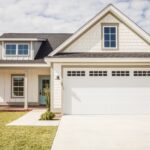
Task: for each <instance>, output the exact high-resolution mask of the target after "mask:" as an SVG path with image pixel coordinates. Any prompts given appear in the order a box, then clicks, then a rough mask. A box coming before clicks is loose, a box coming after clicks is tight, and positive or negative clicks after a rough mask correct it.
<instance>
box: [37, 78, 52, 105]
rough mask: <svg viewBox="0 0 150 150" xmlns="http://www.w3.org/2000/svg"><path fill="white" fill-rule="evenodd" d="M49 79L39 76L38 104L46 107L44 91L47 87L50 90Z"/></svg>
mask: <svg viewBox="0 0 150 150" xmlns="http://www.w3.org/2000/svg"><path fill="white" fill-rule="evenodd" d="M49 79H50V77H49V76H40V78H39V104H40V105H46V96H45V93H44V89H45V88H46V87H47V86H48V88H50V80H49Z"/></svg>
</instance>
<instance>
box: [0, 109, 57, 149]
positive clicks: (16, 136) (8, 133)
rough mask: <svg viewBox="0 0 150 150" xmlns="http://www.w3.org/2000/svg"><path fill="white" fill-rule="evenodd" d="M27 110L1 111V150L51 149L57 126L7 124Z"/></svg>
mask: <svg viewBox="0 0 150 150" xmlns="http://www.w3.org/2000/svg"><path fill="white" fill-rule="evenodd" d="M24 114H25V112H0V150H49V149H50V148H51V146H52V142H53V139H54V136H55V134H56V130H57V127H29V126H28V127H27V126H5V125H6V124H7V123H9V122H11V121H12V120H15V119H17V118H19V117H20V116H22V115H24Z"/></svg>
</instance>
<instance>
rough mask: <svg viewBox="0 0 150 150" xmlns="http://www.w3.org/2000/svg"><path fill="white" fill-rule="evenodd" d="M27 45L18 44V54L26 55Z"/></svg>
mask: <svg viewBox="0 0 150 150" xmlns="http://www.w3.org/2000/svg"><path fill="white" fill-rule="evenodd" d="M28 49H29V48H28V45H27V44H19V45H18V54H19V55H28Z"/></svg>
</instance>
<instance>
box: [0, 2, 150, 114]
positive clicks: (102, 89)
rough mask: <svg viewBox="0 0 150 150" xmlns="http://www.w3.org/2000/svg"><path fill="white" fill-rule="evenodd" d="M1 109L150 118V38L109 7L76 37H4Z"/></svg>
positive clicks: (5, 35)
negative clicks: (48, 96)
mask: <svg viewBox="0 0 150 150" xmlns="http://www.w3.org/2000/svg"><path fill="white" fill-rule="evenodd" d="M0 42H1V49H0V52H1V53H0V58H1V60H0V104H1V105H6V104H7V105H21V104H24V105H25V108H27V107H28V105H43V104H45V97H44V94H43V88H45V86H47V85H48V86H49V87H50V93H51V109H52V111H53V112H59V113H62V114H129V113H130V114H150V36H149V35H148V34H147V33H146V32H145V31H144V30H142V29H141V28H140V27H139V26H137V25H136V24H135V23H134V22H133V21H131V20H130V19H129V18H128V17H127V16H125V15H124V14H122V13H121V12H120V11H119V10H118V9H117V8H115V7H114V6H113V5H108V6H107V7H106V8H104V9H103V10H102V11H101V12H100V13H98V14H97V15H96V16H95V17H94V18H92V19H91V20H90V21H88V22H87V23H86V24H85V25H84V26H82V27H81V28H80V29H79V30H77V32H75V33H74V34H15V33H12V34H11V33H8V34H3V35H2V36H1V37H0Z"/></svg>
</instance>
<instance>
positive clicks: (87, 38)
mask: <svg viewBox="0 0 150 150" xmlns="http://www.w3.org/2000/svg"><path fill="white" fill-rule="evenodd" d="M103 24H116V25H118V49H117V50H112V51H113V52H118V51H119V52H150V45H149V44H148V43H147V42H145V41H144V40H143V39H142V38H141V37H140V36H138V35H137V34H136V33H135V32H134V31H132V30H131V29H130V28H129V27H128V26H127V25H125V24H124V23H122V22H121V21H120V20H118V19H117V18H116V17H115V16H113V15H112V14H110V13H109V14H107V15H106V16H105V17H104V18H102V19H101V20H100V21H99V22H98V23H96V24H95V25H94V26H92V27H91V28H90V29H89V30H87V31H86V32H85V33H83V35H81V36H80V37H79V38H78V39H76V40H75V41H74V42H73V43H71V44H70V45H69V46H68V47H67V48H65V49H64V51H62V52H104V51H105V52H110V51H111V50H104V49H103V48H102V47H103V46H102V25H103Z"/></svg>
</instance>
